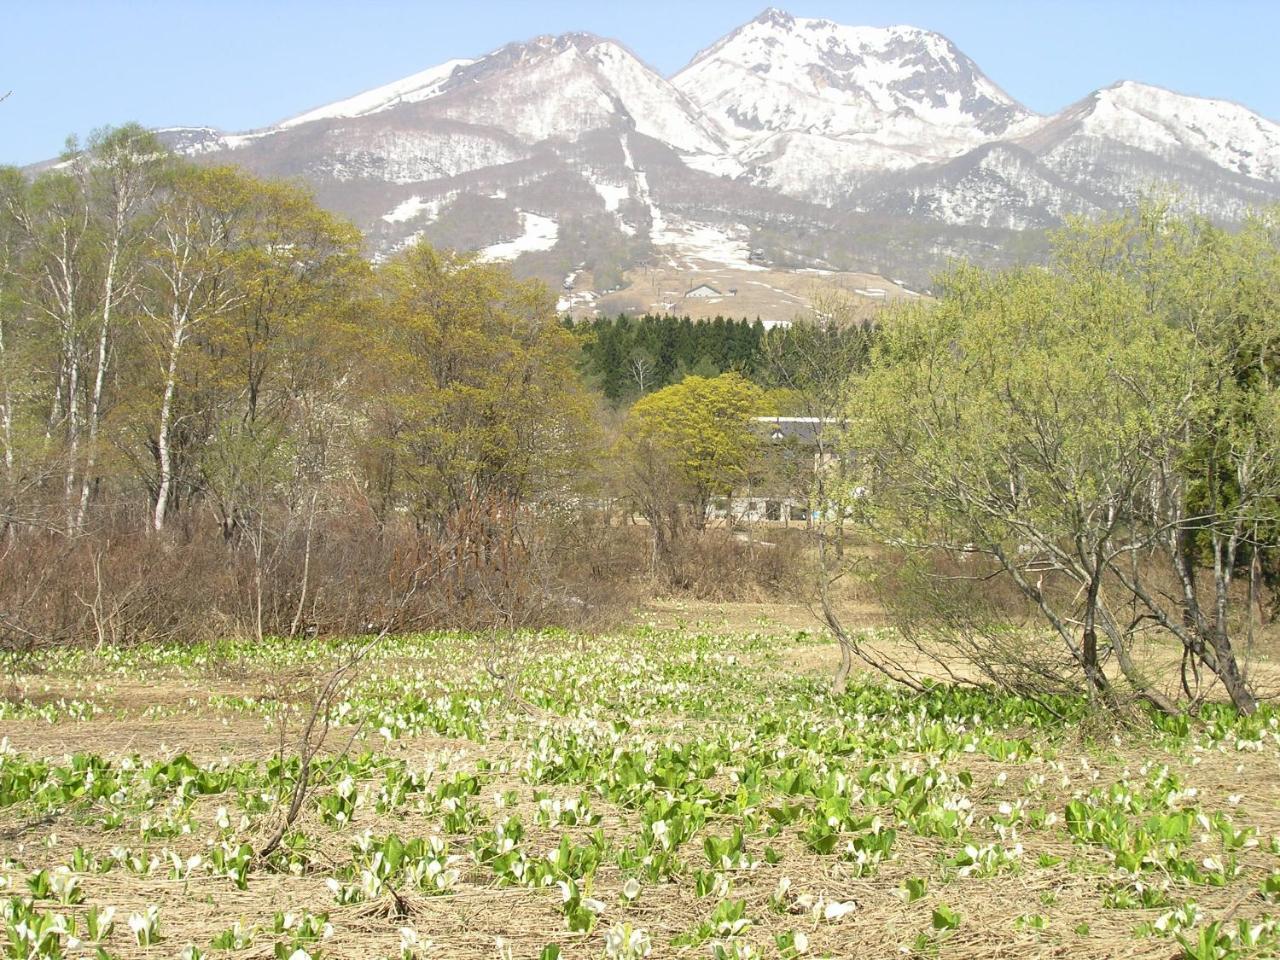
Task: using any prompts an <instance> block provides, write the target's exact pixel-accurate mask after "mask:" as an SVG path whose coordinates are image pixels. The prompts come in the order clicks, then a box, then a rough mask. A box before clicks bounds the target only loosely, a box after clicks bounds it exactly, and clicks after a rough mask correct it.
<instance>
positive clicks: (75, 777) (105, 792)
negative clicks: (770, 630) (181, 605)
mask: <svg viewBox="0 0 1280 960" xmlns="http://www.w3.org/2000/svg"><path fill="white" fill-rule="evenodd" d="M812 644H813V641H812V640H811V639H810V638H809V637H807V636H806V635H805V634H803V633H801V634H792V635H780V636H772V635H766V634H763V633H745V632H743V633H738V634H731V635H713V634H704V633H699V632H696V631H690V630H685V631H656V630H644V629H641V630H636V631H634V632H631V633H628V634H625V635H620V636H609V637H578V636H570V635H537V636H531V637H528V638H525V639H523V640H522V641H521V642H520V643H519V644H518V645H516V646H515V647H512V648H508V649H507V650H506V651H505V654H504V656H505V659H504V664H505V666H504V667H503V668H502V669H501V670H495V669H493V668H492V663H491V659H492V652H493V651H492V650H491V649H490V648H489V647H488V645H487V641H485V640H483V639H480V638H475V637H470V636H463V635H455V634H434V635H429V636H413V637H402V638H387V639H386V640H385V641H383V642H382V643H381V644H380V645H379V646H378V647H377V648H376V651H375V653H374V654H373V655H372V656H371V657H370V658H369V659H368V660H367V661H365V662H364V663H363V665H362V670H361V674H360V676H359V680H358V682H357V683H356V684H355V685H354V686H353V687H352V688H351V689H350V691H349V693H348V694H347V695H346V696H344V698H343V699H342V700H341V702H339V703H337V704H336V705H335V707H334V709H333V710H332V712H331V721H332V727H331V729H330V731H329V735H328V737H327V739H326V741H325V748H324V750H323V751H322V752H321V753H320V754H318V755H317V757H316V758H315V760H314V761H313V762H312V764H311V769H310V771H309V785H310V789H308V790H307V791H306V793H305V798H304V802H303V804H302V808H301V810H300V815H299V816H298V818H297V820H296V822H294V823H293V825H292V826H291V827H290V828H289V829H287V830H286V831H285V832H284V835H283V838H282V842H281V843H280V844H279V845H278V846H277V847H276V849H275V850H274V851H272V852H270V853H269V854H268V855H266V856H263V855H261V854H260V852H259V851H261V850H262V849H263V848H264V846H265V845H266V840H267V838H268V837H270V836H271V835H272V833H273V832H274V831H275V830H276V828H277V827H278V826H279V825H280V823H281V819H282V817H283V815H284V808H285V807H286V806H287V805H288V802H289V798H290V796H291V795H292V794H293V792H294V786H295V784H296V782H297V780H298V778H299V776H300V759H299V757H298V756H296V755H295V751H294V749H293V744H294V742H295V739H296V736H297V733H298V731H299V730H300V729H301V728H302V726H303V725H304V724H305V723H306V722H307V719H308V716H309V713H310V707H309V701H308V699H307V696H306V695H305V691H306V690H308V689H311V687H309V686H308V684H309V683H312V682H313V679H314V677H316V676H318V675H323V674H324V672H325V671H326V670H328V669H330V666H331V664H332V663H333V662H335V661H336V659H337V658H338V657H340V656H341V653H342V651H341V650H340V648H338V647H336V646H327V645H324V644H314V643H301V642H286V641H275V642H271V643H268V644H265V645H256V644H236V643H230V642H228V643H223V644H218V645H214V646H200V647H181V648H179V647H173V648H141V649H129V650H112V649H106V650H103V651H101V652H99V653H96V654H90V653H62V654H55V655H51V656H49V657H47V658H45V659H43V660H40V661H38V662H36V663H32V664H26V665H24V667H23V670H22V672H21V673H20V674H19V675H17V676H16V677H13V678H12V680H13V685H14V687H15V690H17V691H18V693H17V694H16V695H15V696H13V697H10V698H9V699H7V700H4V701H0V731H2V732H3V734H4V739H3V747H2V748H0V911H2V914H3V922H4V931H3V935H2V937H0V955H2V956H4V957H47V958H57V957H86V958H89V957H99V958H105V957H122V958H123V957H173V956H182V957H185V958H195V957H206V958H212V957H226V958H232V957H243V958H246V960H248V958H259V957H278V958H282V960H306V958H309V957H310V958H319V957H372V956H382V957H390V958H402V960H410V958H417V957H476V958H505V957H512V958H539V960H551V958H555V957H564V958H599V957H609V958H639V957H645V956H652V957H714V958H746V957H787V958H792V957H800V956H804V957H896V956H922V957H955V958H969V957H1009V956H1018V957H1073V958H1074V957H1085V958H1088V957H1097V958H1104V957H1106V958H1109V957H1161V958H1168V957H1175V956H1185V957H1191V958H1196V960H1210V958H1236V957H1239V958H1245V957H1273V956H1276V955H1277V954H1278V953H1280V905H1277V904H1276V902H1275V901H1276V900H1277V899H1280V714H1278V713H1277V712H1276V711H1275V710H1274V709H1273V708H1271V707H1269V706H1264V707H1263V708H1262V709H1260V710H1259V711H1258V713H1257V714H1255V715H1253V716H1251V717H1246V718H1241V717H1238V716H1236V715H1235V714H1234V713H1233V712H1231V711H1229V710H1228V709H1227V708H1225V707H1219V706H1215V705H1209V706H1207V707H1205V708H1204V710H1203V711H1202V713H1201V714H1200V715H1199V716H1198V717H1195V718H1191V719H1187V718H1179V719H1177V720H1157V719H1156V718H1149V717H1135V718H1134V719H1133V720H1132V722H1131V723H1130V724H1129V725H1127V726H1114V725H1106V724H1103V723H1102V722H1101V721H1099V720H1098V719H1096V717H1094V716H1092V715H1091V714H1089V712H1088V710H1087V708H1086V705H1085V704H1084V703H1080V702H1072V701H1052V702H1045V703H1032V702H1029V701H1023V700H1018V699H1013V698H1008V697H1002V696H997V695H993V694H990V693H987V692H982V691H977V690H966V689H956V688H948V687H941V686H939V687H937V688H935V689H933V690H932V691H931V692H930V693H929V694H928V695H926V696H919V695H916V694H912V693H909V692H907V691H903V690H897V689H893V688H890V687H888V686H885V685H884V684H882V683H881V682H879V681H875V680H872V679H870V678H864V679H863V680H862V681H860V682H858V683H855V684H853V685H852V687H851V689H850V691H849V692H848V693H846V694H844V695H842V696H840V697H833V696H832V695H831V694H830V693H829V691H828V687H829V684H828V683H827V681H826V678H825V677H824V676H820V675H811V674H809V673H806V672H804V671H802V670H800V669H798V668H797V667H796V666H795V664H796V662H797V659H798V657H797V654H803V653H804V651H805V650H806V649H808V648H810V647H811V646H812ZM486 663H489V664H490V666H489V669H486ZM1273 918H1274V919H1273Z"/></svg>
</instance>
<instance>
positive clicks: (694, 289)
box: [685, 283, 724, 297]
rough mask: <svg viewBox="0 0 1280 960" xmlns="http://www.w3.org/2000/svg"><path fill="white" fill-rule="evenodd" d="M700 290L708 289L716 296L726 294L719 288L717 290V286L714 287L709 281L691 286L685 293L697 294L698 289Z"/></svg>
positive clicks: (688, 295)
mask: <svg viewBox="0 0 1280 960" xmlns="http://www.w3.org/2000/svg"><path fill="white" fill-rule="evenodd" d="M700 290H706V291H707V292H708V293H710V294H711V295H712V296H716V297H722V296H724V294H722V293H721V292H720V291H719V290H717V289H716V288H715V287H713V286H712V285H711V284H709V283H700V284H698V285H697V286H696V287H692V288H690V290H689V291H688V292H687V293H686V294H685V296H686V297H692V296H696V295H697V293H698V291H700Z"/></svg>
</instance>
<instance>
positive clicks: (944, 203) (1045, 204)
mask: <svg viewBox="0 0 1280 960" xmlns="http://www.w3.org/2000/svg"><path fill="white" fill-rule="evenodd" d="M163 133H164V136H165V137H166V138H167V139H168V141H169V142H170V143H171V144H172V145H173V146H174V148H175V149H178V150H180V151H182V152H184V153H187V154H189V155H192V156H194V157H198V158H201V159H207V160H210V161H219V162H221V161H230V162H236V163H240V164H243V165H244V166H246V167H248V168H249V169H251V170H254V171H255V172H258V173H260V174H264V175H270V176H291V177H301V178H303V179H305V180H306V181H308V182H309V183H310V184H311V185H312V186H313V187H314V189H315V190H316V194H317V197H318V198H319V199H320V201H321V202H322V203H324V204H326V205H328V206H330V207H332V208H333V209H335V210H338V211H340V212H342V213H344V214H346V215H347V216H350V217H352V218H353V219H355V220H356V222H357V223H359V224H360V225H361V227H362V228H363V229H364V230H365V231H366V232H367V234H368V237H369V243H370V248H371V252H372V253H373V254H374V255H385V254H387V253H389V252H391V251H393V250H395V249H396V248H398V247H399V246H401V245H403V244H404V243H405V242H407V241H408V240H410V239H412V238H414V237H418V236H425V237H427V238H428V239H430V240H431V241H432V242H435V243H439V244H446V245H451V246H458V247H471V248H476V249H481V250H484V251H485V255H486V256H490V257H492V258H494V259H518V260H519V266H518V268H519V269H521V270H523V271H525V272H529V273H538V274H541V275H545V276H547V277H548V278H552V277H554V278H557V279H558V278H563V277H565V276H566V275H578V274H581V273H582V271H583V270H584V269H585V270H586V271H588V272H590V273H591V274H593V275H594V277H595V283H596V285H597V286H600V287H602V288H603V287H606V286H607V285H609V284H610V283H613V284H615V285H616V284H618V283H621V282H622V281H623V279H624V275H627V274H628V271H632V270H633V268H636V267H638V266H640V265H642V264H645V263H650V264H652V263H654V262H662V263H664V264H668V263H669V264H679V263H682V262H687V261H689V262H696V261H699V260H700V261H702V262H715V263H722V264H731V265H736V266H739V267H742V268H743V269H748V268H750V267H751V265H752V264H753V263H758V262H760V261H761V260H763V261H768V262H772V263H774V264H780V265H790V266H797V267H799V266H816V267H822V268H832V267H834V268H838V269H869V270H873V271H878V272H891V273H894V274H895V275H898V276H906V277H908V278H911V279H916V280H920V279H923V278H924V277H925V276H926V275H927V274H928V272H929V271H931V270H932V269H934V268H936V266H937V265H938V264H940V263H941V262H942V261H943V260H944V259H946V258H948V257H953V256H972V257H981V258H986V259H1000V258H1001V257H1007V256H1013V255H1015V254H1014V253H1012V252H1011V251H1012V250H1014V249H1016V250H1017V254H1016V255H1024V254H1025V253H1026V252H1027V251H1028V250H1034V249H1035V247H1036V243H1037V242H1038V240H1037V237H1038V231H1042V230H1043V229H1044V228H1047V227H1051V226H1053V225H1055V224H1057V223H1059V222H1061V220H1062V219H1063V218H1064V217H1065V216H1068V215H1070V214H1077V213H1083V214H1093V213H1098V212H1100V211H1104V210H1109V209H1115V208H1116V207H1118V206H1121V205H1124V204H1128V203H1131V202H1133V201H1134V200H1135V199H1137V198H1138V197H1140V196H1142V195H1143V194H1144V193H1150V192H1165V193H1171V194H1172V195H1174V196H1175V197H1176V198H1178V202H1180V203H1182V204H1184V205H1185V206H1187V207H1189V208H1192V209H1196V210H1198V211H1201V212H1204V213H1206V214H1208V215H1210V216H1214V217H1217V218H1220V219H1223V220H1235V219H1238V218H1240V217H1242V216H1244V215H1245V214H1246V213H1247V211H1248V210H1250V209H1252V208H1255V207H1257V206H1259V205H1263V204H1269V203H1274V202H1277V201H1280V125H1277V124H1276V123H1273V122H1272V121H1270V120H1267V119H1265V118H1263V117H1260V116H1258V115H1257V114H1254V113H1252V112H1250V111H1249V110H1248V109H1246V108H1245V107H1242V106H1239V105H1237V104H1234V103H1229V102H1225V101H1220V100H1206V99H1200V98H1195V97H1188V96H1183V95H1180V94H1176V93H1172V92H1170V91H1167V90H1162V89H1160V88H1157V87H1151V86H1145V85H1142V84H1138V83H1120V84H1116V85H1115V86H1112V87H1108V88H1106V89H1104V90H1099V91H1097V92H1095V93H1092V94H1090V95H1089V96H1087V97H1085V98H1084V99H1083V100H1081V101H1079V102H1078V103H1076V104H1073V105H1071V106H1069V107H1068V108H1067V109H1065V110H1063V111H1062V112H1061V113H1059V114H1057V115H1054V116H1050V117H1042V116H1038V115H1037V114H1035V113H1033V112H1031V111H1030V110H1028V109H1027V108H1026V107H1024V106H1022V105H1021V104H1019V103H1018V102H1017V101H1016V100H1014V99H1013V98H1012V97H1010V96H1009V95H1008V94H1007V93H1005V92H1004V91H1003V90H1002V89H1001V88H1000V87H999V86H998V85H997V84H996V83H995V82H994V81H992V80H991V79H990V78H988V77H987V76H985V75H984V74H983V73H982V71H981V70H980V69H979V68H978V66H977V65H976V64H975V63H974V62H973V61H972V60H970V59H969V58H968V57H966V56H965V55H964V54H963V53H962V52H961V51H960V50H958V49H957V48H956V47H955V45H954V44H952V43H951V42H950V41H949V40H947V39H946V38H945V37H942V36H940V35H938V34H936V33H931V32H929V31H927V30H922V29H919V28H916V27H908V26H897V27H883V28H881V27H851V26H842V25H840V24H836V23H832V22H831V21H828V20H813V19H802V18H797V17H792V16H790V15H788V14H785V13H782V12H780V11H777V10H767V11H766V12H765V13H763V14H761V15H760V16H759V17H757V18H756V19H755V20H753V21H751V22H750V23H747V24H745V25H743V26H742V27H740V28H739V29H737V30H735V31H734V32H732V33H731V34H729V35H728V36H726V37H725V38H723V39H722V40H720V41H718V42H716V43H715V44H713V45H711V46H710V47H708V48H707V49H706V50H704V51H702V52H701V53H699V54H698V55H697V56H695V57H694V58H693V60H692V61H691V62H690V63H689V65H688V66H686V67H685V68H684V69H682V70H680V71H679V72H678V73H676V74H675V75H674V76H673V77H671V78H670V79H668V78H664V77H663V76H661V75H660V74H658V73H657V72H655V71H654V70H653V69H651V68H650V67H648V66H647V65H646V64H644V63H643V62H642V61H641V60H639V59H638V58H637V57H636V56H635V55H634V54H632V53H631V52H630V51H629V50H627V49H626V47H624V46H622V45H621V44H619V43H617V42H615V41H612V40H607V39H602V38H599V37H595V36H592V35H589V34H582V33H571V34H565V35H562V36H544V37H537V38H535V39H533V40H530V41H527V42H522V43H512V44H508V45H507V46H504V47H502V48H500V49H498V50H495V51H493V52H491V53H489V54H486V55H484V56H481V57H478V58H474V59H459V60H451V61H449V62H447V63H444V64H441V65H439V66H436V67H432V68H430V69H427V70H424V71H422V72H420V73H417V74H414V75H412V76H409V77H406V78H404V79H402V80H398V81H395V82H392V83H389V84H386V85H384V86H381V87H378V88H376V89H373V90H370V91H367V92H365V93H361V94H358V95H356V96H353V97H350V98H347V99H344V100H340V101H338V102H336V103H332V104H328V105H325V106H320V107H317V108H314V109H311V110H307V111H305V112H303V113H300V114H298V115H296V116H293V117H290V118H288V119H285V120H283V121H282V122H280V123H278V124H276V125H275V126H272V127H269V128H266V129H263V130H257V131H250V132H247V133H239V134H224V133H221V132H219V131H216V130H211V129H209V128H206V127H188V128H177V129H171V130H167V131H163ZM1015 238H1019V239H1018V240H1017V242H1016V243H1015V242H1011V241H1013V240H1014V239H1015ZM690 258H693V260H692V261H690Z"/></svg>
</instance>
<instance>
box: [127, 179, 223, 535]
mask: <svg viewBox="0 0 1280 960" xmlns="http://www.w3.org/2000/svg"><path fill="white" fill-rule="evenodd" d="M246 193H247V190H246V182H245V180H244V178H243V176H242V175H240V174H238V173H236V172H235V171H233V170H230V169H228V168H214V169H198V170H197V169H187V170H183V171H182V172H181V173H179V174H178V175H177V176H176V177H175V179H174V183H173V187H172V188H171V189H170V191H169V192H168V195H167V196H166V197H165V198H164V199H163V200H162V201H161V202H160V204H159V206H158V208H157V214H156V225H155V231H154V240H153V242H152V244H151V254H150V257H149V258H148V260H149V262H148V272H149V285H150V288H151V290H150V295H149V296H148V297H147V298H146V300H144V303H143V308H142V309H143V313H144V315H145V318H146V322H147V325H148V328H149V334H150V337H151V339H152V341H153V343H154V344H155V346H156V350H157V359H158V360H159V363H160V365H161V372H160V399H159V410H158V411H157V414H156V426H155V433H154V437H153V445H154V452H155V467H156V475H155V498H154V501H153V505H152V509H151V527H152V529H153V530H155V531H157V532H158V531H161V530H163V529H164V525H165V519H166V516H167V514H168V510H169V505H170V499H171V497H172V495H173V480H174V464H173V445H172V431H173V427H174V401H175V396H176V394H177V391H178V388H179V383H180V379H179V374H180V364H181V361H182V358H183V352H184V349H185V348H186V347H187V345H188V341H189V340H190V339H191V337H192V334H193V333H194V332H195V331H196V330H197V329H198V328H199V327H200V326H201V325H202V324H205V323H207V322H208V321H210V320H211V319H212V318H214V317H217V316H220V315H222V314H224V313H226V312H227V311H228V310H230V309H231V308H232V307H233V306H234V305H235V304H236V303H237V301H238V300H239V299H240V296H241V294H240V293H239V291H238V290H237V289H236V288H235V286H234V285H233V284H232V283H231V277H230V252H231V247H232V242H233V238H234V236H235V231H236V228H237V225H238V224H237V217H238V216H239V214H240V213H241V212H242V211H243V208H244V204H245V202H246Z"/></svg>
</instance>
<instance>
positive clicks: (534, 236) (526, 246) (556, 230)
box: [480, 210, 560, 261]
mask: <svg viewBox="0 0 1280 960" xmlns="http://www.w3.org/2000/svg"><path fill="white" fill-rule="evenodd" d="M517 212H518V213H519V214H520V226H521V228H522V229H523V231H524V232H523V233H521V235H520V236H518V237H516V238H514V239H512V240H504V241H503V242H501V243H495V244H492V245H491V246H488V247H485V248H484V249H483V250H481V251H480V259H481V260H491V261H492V260H514V259H516V257H518V256H520V255H521V254H522V253H537V252H539V251H542V250H550V249H551V248H552V247H554V246H555V245H556V242H557V241H558V240H559V239H560V225H559V224H558V223H556V221H555V220H554V219H552V218H551V217H543V216H539V215H538V214H536V213H528V212H527V211H524V210H520V211H517Z"/></svg>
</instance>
